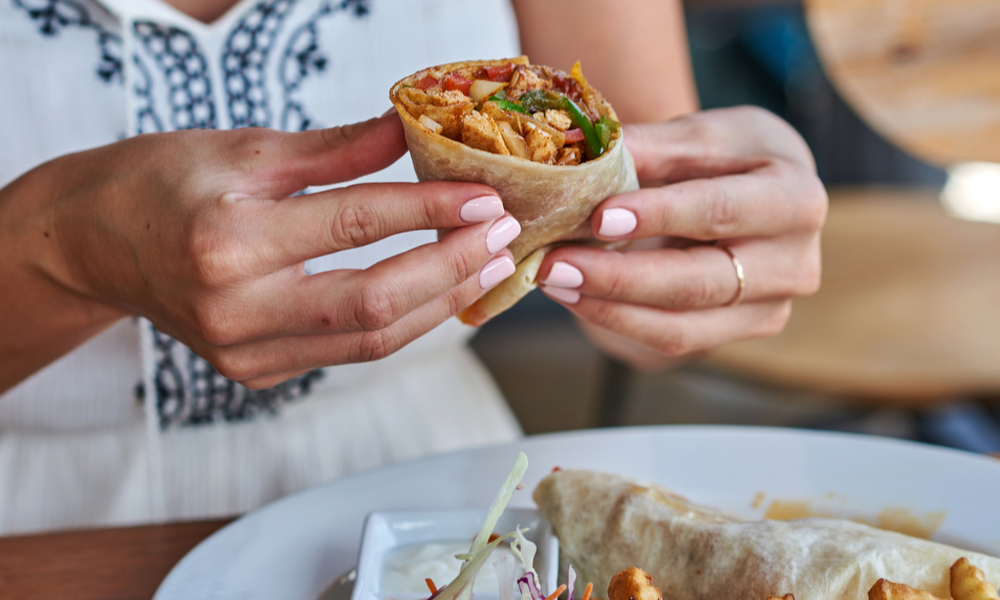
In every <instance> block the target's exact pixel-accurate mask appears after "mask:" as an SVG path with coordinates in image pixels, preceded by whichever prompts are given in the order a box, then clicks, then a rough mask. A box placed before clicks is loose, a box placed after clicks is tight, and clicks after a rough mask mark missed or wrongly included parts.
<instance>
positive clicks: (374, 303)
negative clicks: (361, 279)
mask: <svg viewBox="0 0 1000 600" xmlns="http://www.w3.org/2000/svg"><path fill="white" fill-rule="evenodd" d="M395 304H396V303H395V301H394V298H393V294H392V292H390V291H389V290H388V289H386V288H384V287H381V286H368V287H365V288H363V289H362V290H361V293H360V294H358V295H357V301H356V303H355V305H354V320H355V321H356V322H357V323H358V326H359V327H360V328H361V329H363V330H365V331H378V330H380V329H385V328H386V327H388V326H389V325H392V324H393V323H394V322H395V321H396V315H397V310H396V307H395Z"/></svg>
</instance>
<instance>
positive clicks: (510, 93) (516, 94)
mask: <svg viewBox="0 0 1000 600" xmlns="http://www.w3.org/2000/svg"><path fill="white" fill-rule="evenodd" d="M550 89H552V82H551V81H549V80H547V79H542V78H541V77H539V76H538V75H536V74H535V72H534V71H532V70H531V69H529V68H527V67H524V66H520V67H517V68H516V69H514V74H513V75H511V77H510V85H509V86H508V87H507V99H508V100H517V99H518V98H520V97H521V96H523V95H524V94H526V93H527V92H530V91H531V90H550Z"/></svg>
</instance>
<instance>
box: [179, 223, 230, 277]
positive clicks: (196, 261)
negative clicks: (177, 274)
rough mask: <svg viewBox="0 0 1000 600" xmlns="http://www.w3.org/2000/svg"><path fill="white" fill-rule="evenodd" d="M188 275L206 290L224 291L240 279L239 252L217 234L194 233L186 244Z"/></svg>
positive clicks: (211, 231)
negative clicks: (188, 264) (191, 275)
mask: <svg viewBox="0 0 1000 600" xmlns="http://www.w3.org/2000/svg"><path fill="white" fill-rule="evenodd" d="M188 255H189V257H190V263H191V271H192V273H193V274H194V276H195V278H196V280H197V281H198V283H200V284H202V285H203V286H205V287H207V288H212V289H215V288H221V287H226V286H228V285H230V284H232V283H233V282H235V281H236V280H238V279H239V278H240V277H241V274H242V270H241V268H240V266H241V262H242V258H243V257H242V251H241V249H240V248H239V246H238V245H237V244H233V243H230V242H229V241H227V240H226V239H225V236H224V235H223V234H221V233H220V232H218V231H215V230H208V229H207V228H206V229H198V230H195V231H194V232H192V234H191V237H190V240H189V243H188Z"/></svg>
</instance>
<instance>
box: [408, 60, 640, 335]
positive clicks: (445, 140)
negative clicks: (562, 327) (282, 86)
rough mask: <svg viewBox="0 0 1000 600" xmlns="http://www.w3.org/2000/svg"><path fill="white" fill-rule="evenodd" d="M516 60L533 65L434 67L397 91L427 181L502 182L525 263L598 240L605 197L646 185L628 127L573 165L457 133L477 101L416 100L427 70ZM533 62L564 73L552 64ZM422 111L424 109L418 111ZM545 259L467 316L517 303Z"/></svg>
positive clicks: (452, 67) (601, 106)
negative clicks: (472, 141)
mask: <svg viewBox="0 0 1000 600" xmlns="http://www.w3.org/2000/svg"><path fill="white" fill-rule="evenodd" d="M508 64H514V65H515V66H524V67H526V68H527V67H529V63H528V59H527V57H524V56H521V57H518V58H515V59H502V60H485V61H467V62H460V63H451V64H447V65H441V66H437V67H432V68H429V69H424V70H422V71H418V72H417V73H414V74H413V75H411V76H409V77H406V78H404V79H402V80H400V81H399V82H397V83H396V84H395V85H394V86H393V87H392V90H391V91H390V99H391V100H392V102H393V105H394V106H395V107H396V109H397V111H398V112H399V115H400V118H401V119H402V121H403V127H404V130H405V133H406V143H407V146H409V149H410V156H411V158H412V160H413V166H414V169H415V170H416V173H417V177H418V178H419V179H420V181H433V180H447V181H470V182H476V183H483V184H486V185H489V186H491V187H492V188H494V189H495V190H497V192H498V193H499V194H500V198H501V199H502V200H503V203H504V207H505V208H506V209H507V210H508V211H510V213H511V214H512V215H514V217H515V218H516V219H517V220H518V222H519V223H520V224H521V234H520V235H519V236H518V237H517V239H515V240H514V241H513V242H511V244H510V245H509V246H508V248H509V249H510V251H511V253H512V254H513V255H514V262H515V264H516V265H520V264H521V263H522V261H524V259H525V258H527V257H528V255H530V254H531V253H533V252H534V251H535V250H538V249H540V248H543V247H547V246H550V245H552V244H554V243H557V242H568V241H579V240H588V239H590V240H593V238H592V236H591V232H590V216H591V215H592V214H593V212H594V209H595V208H596V207H597V205H598V204H600V203H601V202H602V201H603V200H604V199H606V198H608V197H610V196H613V195H615V194H620V193H622V192H626V191H630V190H634V189H638V187H639V183H638V179H637V177H636V172H635V165H634V163H633V161H632V156H631V155H630V154H629V152H628V150H627V149H626V148H625V144H624V143H623V137H622V135H621V132H618V133H616V139H614V140H612V141H611V143H610V144H609V146H608V149H607V150H606V151H605V152H604V153H603V154H601V155H600V156H598V157H597V158H594V159H591V160H586V161H584V162H582V163H580V164H576V165H570V166H564V165H556V164H543V163H539V162H533V161H532V160H529V159H526V158H520V157H518V156H514V155H511V154H498V153H493V152H489V151H486V150H480V149H478V148H474V147H472V146H469V145H467V144H465V143H462V142H461V141H458V140H456V139H450V138H449V137H448V136H449V135H450V136H451V137H458V138H461V135H462V134H461V130H460V123H461V119H462V118H464V115H466V114H468V113H469V111H471V110H473V106H474V105H475V104H476V103H474V102H473V103H471V104H470V103H465V104H463V103H461V102H457V103H453V104H444V103H443V102H442V105H440V106H439V105H433V104H428V105H426V106H419V105H414V103H413V101H412V98H411V97H412V96H413V95H414V94H418V93H419V92H416V91H415V88H416V86H417V85H418V84H419V83H420V82H421V81H423V80H425V78H427V77H432V78H434V79H436V80H439V79H441V78H443V77H444V76H445V75H447V74H448V73H451V72H455V71H462V72H465V73H474V72H475V71H476V70H478V69H481V68H483V67H487V66H492V67H499V66H503V65H508ZM530 68H532V69H542V70H545V72H550V73H557V72H555V71H553V70H551V69H548V68H547V67H530ZM587 91H588V92H590V93H591V94H592V95H591V96H590V98H591V100H590V102H589V103H588V105H590V106H594V105H596V106H597V107H598V108H596V109H594V110H605V111H607V112H608V113H609V114H611V115H612V116H613V115H614V113H613V110H611V107H610V105H608V104H607V103H606V102H604V101H603V99H602V98H601V97H600V95H599V94H596V92H594V91H593V90H592V89H588V90H587ZM452 97H453V98H454V97H455V96H454V95H452ZM414 113H419V114H417V115H416V116H414ZM425 115H432V117H431V120H430V121H426V120H425V121H424V122H423V123H422V122H421V117H422V116H425ZM428 123H430V125H431V126H434V125H435V124H438V125H440V126H441V127H442V129H441V132H440V133H437V132H435V131H434V130H432V129H431V128H430V127H428V126H427V124H428ZM456 128H459V129H457V130H456ZM540 264H541V260H540V259H539V260H538V261H537V262H536V263H535V264H534V266H533V270H530V269H528V268H523V269H521V270H520V271H519V272H517V273H516V274H515V275H514V276H512V277H510V278H508V279H507V280H505V281H504V282H502V283H501V284H500V285H498V286H497V287H495V288H493V289H492V290H491V291H490V292H488V293H487V294H485V295H484V296H483V297H481V298H480V299H479V300H478V301H477V302H476V303H475V304H474V305H473V306H471V307H469V308H468V309H466V310H465V311H463V313H461V314H460V315H459V318H461V319H462V320H463V321H464V322H466V323H468V324H470V325H481V324H482V323H485V322H486V321H487V320H489V319H490V318H492V317H493V316H495V315H497V314H499V313H501V312H503V311H504V310H506V309H507V308H509V307H510V306H513V305H514V304H515V303H516V302H517V301H518V300H520V299H521V298H522V297H524V296H525V295H526V294H527V293H528V292H530V291H531V290H532V289H533V288H534V287H535V286H536V282H535V277H536V275H537V272H538V267H539V266H540Z"/></svg>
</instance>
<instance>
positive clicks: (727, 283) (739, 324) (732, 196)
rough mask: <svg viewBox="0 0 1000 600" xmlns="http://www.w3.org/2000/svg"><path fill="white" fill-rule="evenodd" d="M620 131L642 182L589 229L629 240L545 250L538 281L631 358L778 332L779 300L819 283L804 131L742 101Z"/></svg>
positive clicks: (815, 182) (782, 306)
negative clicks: (626, 245) (610, 246)
mask: <svg viewBox="0 0 1000 600" xmlns="http://www.w3.org/2000/svg"><path fill="white" fill-rule="evenodd" d="M625 140H626V144H627V146H628V149H629V151H630V152H631V153H632V156H633V157H634V158H635V163H636V170H637V171H638V175H639V180H640V181H641V182H643V183H644V185H645V186H649V185H650V184H652V185H653V186H654V187H645V189H641V190H638V191H635V192H629V193H626V194H622V195H619V196H614V197H612V198H609V199H607V200H606V201H604V203H602V204H601V206H600V207H598V209H597V211H596V212H595V213H594V216H593V218H592V219H591V228H592V231H593V233H594V236H595V237H597V238H598V239H600V240H602V241H619V240H631V241H634V242H635V243H634V245H633V246H632V248H633V249H630V250H627V251H624V252H615V251H610V250H604V249H600V248H592V247H583V246H564V247H562V248H559V249H557V250H554V251H553V252H551V253H550V254H549V255H548V256H547V257H546V259H545V261H544V263H543V264H542V267H541V270H540V271H539V278H538V280H539V281H540V282H541V283H542V290H543V291H545V292H546V294H548V295H549V297H550V298H553V299H554V300H557V301H559V302H560V303H561V304H563V305H564V306H566V307H567V308H568V309H569V310H571V311H572V312H573V313H574V314H575V315H576V316H577V317H578V318H579V320H580V321H581V323H582V324H583V325H584V329H585V330H586V331H587V332H588V333H589V334H590V335H591V337H592V338H593V339H594V341H595V342H597V343H598V344H600V345H601V346H603V347H604V349H605V350H607V351H609V352H611V353H612V354H616V355H618V356H619V357H621V358H623V359H625V360H627V361H629V362H631V363H632V364H634V365H636V366H639V367H646V368H650V367H656V366H659V365H662V364H664V363H667V362H669V361H670V360H672V359H675V358H676V357H679V356H684V355H688V354H692V353H696V352H700V351H704V350H708V349H711V348H714V347H716V346H719V345H721V344H724V343H726V342H730V341H734V340H739V339H745V338H752V337H761V336H770V335H775V334H777V333H778V332H780V331H781V330H782V329H783V328H784V326H785V323H786V322H787V321H788V318H789V316H790V314H791V299H792V298H794V297H798V296H806V295H809V294H812V293H814V292H815V291H816V290H817V289H818V288H819V282H820V243H819V241H820V228H821V227H822V225H823V221H824V219H825V217H826V210H827V196H826V191H825V190H824V188H823V185H822V183H821V182H820V180H819V178H818V177H817V176H816V168H815V164H814V162H813V159H812V155H811V154H810V152H809V149H808V147H807V146H806V144H805V142H804V141H803V140H802V138H801V137H799V135H798V134H797V133H796V132H795V131H794V130H793V129H792V128H791V127H790V126H789V125H788V124H787V123H785V122H784V121H782V120H781V119H779V118H777V117H776V116H774V115H772V114H771V113H769V112H767V111H764V110H762V109H757V108H751V107H744V108H733V109H723V110H713V111H706V112H701V113H695V114H691V115H688V116H684V117H680V118H677V119H674V120H671V121H668V122H666V123H658V124H651V125H635V126H629V127H626V129H625ZM640 240H642V241H640ZM720 246H721V247H720ZM722 247H725V248H728V249H729V251H730V252H732V254H733V255H734V256H735V257H736V259H737V261H738V262H739V263H740V264H741V265H742V267H743V274H744V282H745V289H744V290H743V295H742V298H740V301H739V302H738V303H736V304H734V301H735V300H736V299H737V298H738V297H739V294H740V285H739V279H738V277H737V273H736V265H735V262H734V261H733V260H732V259H731V258H730V256H729V254H727V253H726V251H725V250H724V249H723V248H722Z"/></svg>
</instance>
